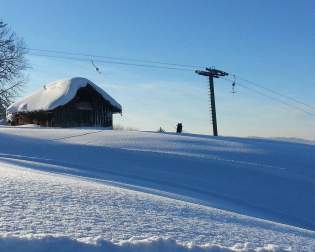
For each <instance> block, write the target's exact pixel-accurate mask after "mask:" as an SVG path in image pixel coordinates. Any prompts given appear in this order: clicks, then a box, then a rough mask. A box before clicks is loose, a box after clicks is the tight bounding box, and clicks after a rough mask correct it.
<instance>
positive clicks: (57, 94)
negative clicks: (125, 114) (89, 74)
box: [7, 77, 121, 114]
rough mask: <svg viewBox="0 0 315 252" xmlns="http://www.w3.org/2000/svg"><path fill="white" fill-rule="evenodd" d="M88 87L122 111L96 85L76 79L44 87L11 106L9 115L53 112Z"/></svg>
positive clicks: (8, 110) (55, 82)
mask: <svg viewBox="0 0 315 252" xmlns="http://www.w3.org/2000/svg"><path fill="white" fill-rule="evenodd" d="M87 85H91V86H92V87H93V88H94V89H95V90H96V91H97V92H98V93H99V94H101V95H102V96H103V98H104V99H105V100H106V101H108V102H109V103H110V104H111V105H112V106H113V107H115V108H116V109H118V110H121V105H120V104H119V103H118V102H116V101H115V100H114V99H113V98H112V97H111V96H110V95H109V94H107V93H106V92H105V91H104V90H103V89H101V88H100V87H98V86H97V85H96V84H94V83H93V82H91V81H90V80H88V79H85V78H81V77H74V78H71V79H66V80H57V81H54V82H51V83H49V84H46V85H44V87H43V88H42V89H41V90H39V91H37V92H35V93H33V94H31V95H30V96H27V97H25V98H23V99H21V100H19V101H17V102H15V103H13V104H12V105H11V106H9V107H8V109H7V114H14V113H16V112H25V111H40V110H53V109H55V108H57V107H59V106H62V105H64V104H66V103H68V102H70V101H71V100H72V99H73V98H74V97H75V95H76V93H77V91H78V90H79V89H80V88H82V87H86V86H87Z"/></svg>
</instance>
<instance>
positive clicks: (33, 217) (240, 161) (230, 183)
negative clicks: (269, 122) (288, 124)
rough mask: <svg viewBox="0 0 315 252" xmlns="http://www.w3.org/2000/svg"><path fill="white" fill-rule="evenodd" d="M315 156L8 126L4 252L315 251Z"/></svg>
mask: <svg viewBox="0 0 315 252" xmlns="http://www.w3.org/2000/svg"><path fill="white" fill-rule="evenodd" d="M314 150H315V146H313V145H307V144H297V143H287V142H283V141H281V142H280V141H273V140H266V139H264V140H261V139H246V138H243V139H242V138H231V137H219V138H213V137H207V136H201V135H188V134H186V135H181V136H179V135H175V134H158V133H151V132H125V131H111V130H101V129H50V128H33V127H30V128H27V127H19V128H18V127H3V126H2V127H0V192H1V194H0V251H79V252H80V251H130V252H133V251H140V252H141V251H192V252H196V251H315V232H314V214H313V209H314V204H315V203H314V195H315V193H314V192H315V191H314V190H315V188H314V174H315V171H314V166H313V164H314V161H315V160H314ZM258 217H259V218H258ZM267 219H268V220H267ZM279 222H282V223H283V224H280V223H279ZM297 226H299V227H297Z"/></svg>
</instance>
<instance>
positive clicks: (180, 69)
mask: <svg viewBox="0 0 315 252" xmlns="http://www.w3.org/2000/svg"><path fill="white" fill-rule="evenodd" d="M28 54H29V55H32V56H39V57H47V58H59V59H66V60H74V61H88V62H90V61H91V59H90V58H79V57H70V56H62V55H49V54H39V53H28ZM94 62H99V63H104V64H116V65H126V66H135V67H145V68H156V69H166V70H178V71H189V72H191V71H194V69H189V68H180V67H167V66H162V65H161V66H160V65H152V64H151V65H150V64H136V63H129V62H123V61H106V60H99V59H94Z"/></svg>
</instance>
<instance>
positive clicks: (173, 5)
mask: <svg viewBox="0 0 315 252" xmlns="http://www.w3.org/2000/svg"><path fill="white" fill-rule="evenodd" d="M0 3H1V9H2V15H1V18H2V19H3V20H4V21H5V22H7V23H9V25H10V26H11V27H12V29H13V30H15V31H16V33H17V34H18V35H19V36H21V37H23V38H24V40H25V42H26V44H27V46H28V47H30V48H42V49H51V50H63V51H70V52H80V53H90V54H97V55H107V56H114V57H124V58H137V59H147V60H158V61H165V62H175V63H182V64H192V65H202V66H216V67H217V68H219V69H222V70H226V71H227V72H231V73H236V74H238V75H240V76H242V77H245V78H247V79H250V80H253V81H255V82H257V83H260V84H262V85H264V86H266V87H268V88H272V89H274V90H276V91H279V92H281V93H283V94H285V95H289V96H293V97H295V98H297V99H299V100H303V101H304V102H306V103H308V104H311V105H314V106H315V102H314V97H315V78H314V75H315V74H314V69H315V57H314V55H315V48H314V47H315V46H314V45H315V29H314V27H315V18H314V13H315V3H314V2H313V1H311V0H310V1H306V0H302V1H272V0H267V1H258V0H257V1H252V0H251V1H250V0H248V1H246V0H243V1H237V0H235V1H227V0H221V1H211V0H196V1H192V0H191V1H188V0H186V1H179V0H172V1H167V0H159V1H157V0H156V1H151V0H146V1H145V0H136V1H127V0H111V1H101V0H100V1H96V0H91V1H70V0H63V1H62V0H55V1H39V0H38V1H35V0H33V1H18V0H8V1H3V0H0ZM28 59H29V62H30V65H31V66H32V68H31V69H29V70H28V72H27V74H28V76H29V81H28V84H27V86H26V87H25V89H24V92H23V95H24V94H28V93H30V92H32V91H34V90H36V89H37V88H40V87H42V86H43V84H45V83H46V82H49V81H52V80H55V79H62V78H67V77H72V76H83V77H87V78H89V79H91V80H92V81H94V82H95V83H97V84H99V85H100V86H101V87H103V88H104V89H105V90H106V91H107V92H109V93H110V94H111V95H112V96H113V97H114V98H116V99H117V100H118V101H119V102H120V103H121V104H122V106H123V116H122V117H121V116H115V121H116V123H118V124H122V125H125V126H129V127H134V128H138V129H143V130H156V129H157V128H159V127H160V126H162V127H163V128H165V129H166V130H169V131H173V130H174V129H175V125H176V123H177V122H179V121H181V122H182V123H183V125H184V130H186V131H188V132H195V133H205V134H208V133H210V132H211V126H210V125H209V113H208V97H207V80H206V79H205V78H202V77H201V76H198V75H196V74H194V73H193V72H181V71H170V70H156V69H146V68H136V67H126V66H118V65H110V64H98V66H99V67H100V69H101V71H102V73H103V74H102V75H99V74H98V73H97V72H96V71H95V70H94V69H93V67H92V65H91V63H89V62H75V61H68V60H60V59H58V60H56V59H51V58H40V57H36V56H28ZM215 85H216V100H217V109H218V110H217V113H218V123H219V134H222V135H235V136H286V137H305V138H312V139H314V138H315V131H314V128H315V116H310V115H308V114H305V113H303V112H300V111H299V110H294V109H292V108H289V107H286V106H285V105H282V104H280V103H276V102H274V101H272V100H269V99H267V98H265V97H262V96H259V95H257V94H255V93H252V92H250V91H248V90H246V89H242V88H241V87H237V91H238V93H237V94H235V95H233V94H231V84H230V83H228V82H226V81H224V80H216V83H215ZM313 112H314V113H315V109H314V111H313Z"/></svg>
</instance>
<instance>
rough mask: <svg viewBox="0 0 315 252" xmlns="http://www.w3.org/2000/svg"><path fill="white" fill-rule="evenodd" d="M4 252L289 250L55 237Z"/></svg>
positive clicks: (27, 240)
mask: <svg viewBox="0 0 315 252" xmlns="http://www.w3.org/2000/svg"><path fill="white" fill-rule="evenodd" d="M0 251H2V252H10V251H14V252H53V251H58V252H69V251H76V252H105V251H106V252H161V251H163V252H282V251H283V252H284V251H291V249H290V248H288V249H285V248H280V247H278V246H274V245H266V246H264V247H255V246H253V245H251V244H248V243H247V244H237V245H235V246H233V247H224V246H220V245H212V244H205V245H202V246H198V245H194V244H191V243H188V244H179V243H177V242H176V241H175V240H172V239H162V238H157V237H150V238H146V239H139V238H131V239H129V240H126V241H119V242H115V241H106V240H103V239H101V238H91V239H89V238H85V239H81V240H74V239H70V238H68V237H54V236H32V235H30V236H24V237H14V236H11V237H10V236H2V237H0Z"/></svg>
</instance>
